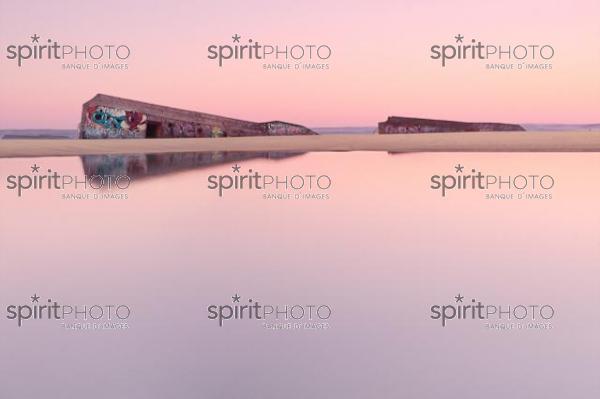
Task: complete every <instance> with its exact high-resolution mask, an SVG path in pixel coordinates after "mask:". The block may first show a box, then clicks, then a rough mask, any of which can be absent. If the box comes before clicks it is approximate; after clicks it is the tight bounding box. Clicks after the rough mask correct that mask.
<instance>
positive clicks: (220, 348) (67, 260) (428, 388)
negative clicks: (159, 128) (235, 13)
mask: <svg viewBox="0 0 600 399" xmlns="http://www.w3.org/2000/svg"><path fill="white" fill-rule="evenodd" d="M288 155H289V156H288ZM236 164H237V165H239V166H240V172H239V173H241V174H250V172H248V170H249V169H252V170H253V172H256V171H258V172H260V173H261V174H263V175H270V176H274V177H280V178H284V177H285V176H288V177H289V176H295V175H300V176H308V175H314V176H324V175H326V176H327V177H328V178H329V179H330V181H331V186H330V187H328V188H327V189H324V190H320V189H318V188H317V189H315V190H306V189H304V188H303V189H301V190H294V189H289V187H288V189H284V188H283V189H282V188H281V187H279V189H268V190H250V189H243V190H233V189H230V190H225V191H224V192H223V195H222V196H219V194H218V190H210V189H208V185H209V180H208V179H209V176H211V175H214V176H217V177H216V178H217V179H218V176H235V175H236V172H235V171H234V170H233V169H232V166H234V165H236ZM35 165H37V166H40V172H43V173H45V170H47V169H51V170H52V171H57V172H58V173H59V174H61V175H71V176H79V177H82V176H83V175H84V173H87V174H90V175H92V174H97V173H102V174H116V175H121V174H127V175H129V176H131V179H132V182H131V185H130V186H129V188H127V189H126V190H119V189H116V190H98V191H96V190H92V191H91V192H92V194H94V193H96V194H97V193H100V194H110V193H113V194H114V193H117V194H125V193H126V195H127V198H126V199H123V198H121V197H119V196H114V197H113V198H107V199H100V200H95V199H93V198H91V199H64V198H63V197H62V195H63V194H69V193H70V194H84V193H86V192H88V193H89V190H87V191H86V190H76V189H68V190H49V189H41V190H25V191H23V192H22V195H21V197H19V196H18V195H17V192H16V191H15V190H9V189H7V187H6V186H7V178H8V176H10V175H15V176H18V175H30V176H32V175H34V174H35V173H33V172H32V170H31V167H32V166H35ZM456 166H464V172H457V171H456V169H455V167H456ZM472 169H476V171H481V172H482V173H484V174H486V175H494V176H500V177H508V176H518V175H539V176H551V177H552V179H553V181H554V185H553V187H552V188H551V189H549V190H542V189H539V190H537V191H536V190H531V189H530V188H529V187H528V188H527V189H525V190H523V191H520V190H515V189H512V190H510V189H500V190H498V189H491V190H488V191H485V192H484V191H483V190H450V191H448V192H447V194H446V196H442V195H441V192H440V190H434V189H431V188H430V186H431V184H432V183H431V176H432V175H440V176H441V175H453V176H456V175H458V174H459V173H470V171H471V170H472ZM38 173H39V172H38ZM0 177H1V180H2V186H1V187H0V202H1V207H0V246H1V252H0V262H1V265H2V266H1V267H0V303H1V307H0V313H1V314H2V318H0V353H2V359H3V360H2V361H0V397H2V398H28V397H52V398H63V397H64V398H67V397H85V398H107V397H114V398H144V399H147V398H164V397H174V398H241V397H249V398H282V397H289V398H311V397H312V398H368V397H373V398H375V397H377V398H400V397H406V398H439V397H464V398H482V397H488V398H504V397H528V398H542V397H547V398H559V397H586V398H587V397H590V398H591V397H598V396H599V395H600V381H599V380H598V378H597V374H598V369H599V367H600V344H599V343H598V334H599V332H600V321H599V320H600V319H599V318H598V312H599V311H600V310H599V309H600V272H599V271H598V265H599V264H600V228H599V227H600V202H599V201H598V197H599V195H600V188H599V186H598V181H600V154H593V153H590V154H460V153H458V154H402V155H400V154H398V155H394V154H387V153H366V152H356V153H309V154H277V153H270V154H269V153H262V154H251V156H248V155H244V154H235V153H228V154H223V153H210V154H183V155H160V156H159V155H148V156H146V155H135V156H129V157H84V158H80V157H65V158H29V159H0ZM224 179H226V178H224ZM486 193H488V194H503V195H504V196H505V197H506V196H508V195H510V194H513V195H518V194H528V193H529V194H536V193H541V194H544V196H540V197H536V198H531V199H518V198H513V199H486V198H485V194H486ZM288 194H290V195H291V197H288V196H287V195H288ZM295 194H300V199H296V198H295V197H294V195H295ZM547 194H550V195H551V197H552V198H551V199H550V198H549V197H547ZM265 197H267V198H265ZM277 198H283V199H277ZM34 294H37V295H38V296H40V297H41V299H40V302H44V301H46V300H47V299H48V298H52V300H53V301H54V300H55V301H58V302H59V303H60V304H69V305H93V304H103V305H104V304H117V305H118V304H126V305H127V306H128V307H129V308H130V309H131V316H130V317H129V318H128V319H127V323H128V327H129V328H127V329H123V330H115V329H107V330H94V331H90V330H84V331H81V330H69V329H65V328H64V326H62V325H61V322H60V321H57V320H47V319H43V320H25V321H24V322H23V325H22V326H21V327H18V326H17V322H16V320H12V319H7V318H6V316H7V315H8V312H7V307H8V306H10V305H32V304H33V302H32V299H30V297H31V296H33V295H34ZM236 294H238V295H239V296H240V297H241V298H242V299H241V301H242V302H244V303H245V302H246V301H247V300H248V299H249V298H252V299H253V300H254V301H260V302H261V303H263V304H277V305H285V304H289V305H293V304H302V305H308V304H317V305H318V304H326V305H327V306H329V307H330V309H331V310H332V314H331V317H329V318H328V319H327V320H325V322H326V324H325V323H324V324H323V326H325V325H326V327H327V328H324V329H310V328H299V329H295V330H273V329H268V328H265V327H264V325H263V324H262V323H261V322H260V321H257V320H228V321H226V322H225V323H224V325H223V326H222V327H219V325H218V323H217V321H216V320H211V319H209V318H208V315H209V313H208V311H207V307H208V306H210V305H213V304H214V305H233V304H234V303H233V301H232V298H231V297H232V296H234V295H236ZM458 294H461V295H463V296H464V297H465V302H470V300H471V299H475V298H476V299H477V300H478V301H481V302H484V303H485V304H494V305H513V306H515V305H518V304H540V305H541V304H549V305H551V306H552V307H553V309H554V310H555V314H554V316H553V317H552V319H551V320H549V322H550V324H551V328H550V329H514V330H496V329H490V328H486V325H485V323H484V322H483V321H481V320H470V319H469V320H450V321H449V322H448V324H447V325H446V326H445V327H442V324H441V322H440V320H434V319H432V318H431V317H430V316H431V314H432V313H431V310H430V308H431V306H433V305H436V304H440V305H456V304H457V302H456V300H455V298H454V297H455V296H457V295H458Z"/></svg>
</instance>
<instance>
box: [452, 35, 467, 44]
mask: <svg viewBox="0 0 600 399" xmlns="http://www.w3.org/2000/svg"><path fill="white" fill-rule="evenodd" d="M454 38H455V39H456V43H462V42H463V39H464V38H465V37H464V36H463V35H461V34H460V33H459V34H458V35H456V36H454Z"/></svg>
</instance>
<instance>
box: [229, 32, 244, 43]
mask: <svg viewBox="0 0 600 399" xmlns="http://www.w3.org/2000/svg"><path fill="white" fill-rule="evenodd" d="M231 38H232V39H233V42H234V43H239V42H240V39H241V38H242V37H241V36H240V35H238V34H237V33H236V34H235V35H233V36H231Z"/></svg>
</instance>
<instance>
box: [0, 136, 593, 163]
mask: <svg viewBox="0 0 600 399" xmlns="http://www.w3.org/2000/svg"><path fill="white" fill-rule="evenodd" d="M203 151H292V152H308V151H391V152H567V151H581V152H583V151H600V133H599V132H574V131H563V132H465V133H418V134H390V135H377V134H368V135H367V134H365V135H357V134H338V135H319V136H268V137H262V136H261V137H227V138H188V139H183V138H178V139H130V140H121V139H106V140H77V139H75V140H73V139H68V140H56V139H54V140H47V139H39V140H31V139H29V140H0V157H4V158H6V157H34V156H35V157H41V156H69V155H89V154H132V153H165V152H203Z"/></svg>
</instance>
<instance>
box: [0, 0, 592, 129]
mask: <svg viewBox="0 0 600 399" xmlns="http://www.w3.org/2000/svg"><path fill="white" fill-rule="evenodd" d="M599 16H600V2H598V1H597V0H579V1H571V2H564V1H552V0H550V1H548V0H543V1H542V0H535V1H527V2H524V1H521V0H519V1H515V0H507V1H503V2H486V1H454V2H446V1H441V0H440V1H433V0H422V1H416V0H415V1H412V0H410V1H389V2H388V1H384V2H350V1H343V2H342V1H340V2H322V1H302V2H300V1H283V0H282V1H278V2H256V1H255V2H247V1H240V2H234V1H219V2H208V1H206V2H201V1H180V2H169V1H162V2H152V3H150V2H147V1H123V0H121V1H112V0H108V1H102V2H95V1H88V2H81V1H63V2H62V4H61V5H60V6H58V5H57V4H56V2H46V1H29V2H14V1H9V0H0V128H2V129H8V128H65V129H74V128H76V125H77V123H78V121H79V117H80V110H81V104H82V103H83V102H84V101H86V100H88V99H90V98H91V97H92V96H93V95H95V94H96V93H99V92H101V93H106V94H112V95H117V96H122V97H127V98H132V99H138V100H143V101H148V102H153V103H158V104H165V105H171V106H175V107H180V108H186V109H193V110H198V111H203V112H208V113H215V114H219V115H226V116H232V117H238V118H242V119H248V120H254V121H266V120H274V119H280V120H285V121H289V122H296V123H301V124H304V125H307V126H374V125H375V124H376V123H377V122H378V121H381V120H384V119H385V118H386V117H387V116H389V115H403V116H420V117H430V118H449V119H456V120H467V121H498V122H517V123H527V122H540V123H592V122H598V121H600V112H598V109H600V77H599V75H598V73H597V70H598V66H599V65H600V24H599V23H598V17H599ZM236 33H237V34H239V35H241V36H242V38H243V40H247V39H248V38H252V39H254V40H255V41H258V42H260V43H261V44H279V45H286V44H290V45H291V44H328V45H329V46H331V47H332V49H333V56H332V57H331V59H330V69H329V70H327V71H264V70H262V68H261V66H260V65H261V64H260V63H253V62H231V61H230V62H229V63H226V64H225V66H224V67H222V68H219V67H218V66H217V65H216V63H215V62H214V61H212V60H209V59H208V58H207V54H208V53H207V47H208V46H209V45H211V44H231V36H232V35H233V34H236ZM459 33H460V34H462V35H464V36H465V37H466V39H468V40H470V39H472V38H476V39H478V40H481V41H482V42H484V43H485V44H498V45H500V44H501V45H510V44H514V45H516V44H533V43H535V44H550V45H552V46H553V48H554V49H555V51H556V55H555V57H554V58H553V60H552V63H553V69H552V70H551V71H489V70H486V69H485V67H484V62H482V61H475V62H469V61H466V62H462V61H461V62H458V61H456V62H451V63H450V64H449V65H448V66H447V67H446V68H441V67H440V65H439V61H436V60H432V59H430V58H429V55H430V50H429V49H430V47H431V46H432V45H434V44H452V43H453V36H454V35H456V34H459ZM33 34H38V35H40V36H41V40H47V39H48V38H52V39H54V40H56V41H58V42H59V43H60V44H77V45H86V44H94V43H99V44H127V45H128V46H129V47H130V48H131V50H132V56H131V58H130V59H129V69H128V70H127V71H119V72H115V71H106V72H102V71H64V70H62V69H61V66H60V65H61V62H60V61H58V62H56V61H47V60H42V61H32V60H29V61H26V62H25V64H24V66H23V67H21V68H18V67H17V65H16V62H15V61H14V60H8V59H7V58H6V56H7V46H9V45H11V44H17V45H18V44H31V41H30V39H29V37H30V36H31V35H33Z"/></svg>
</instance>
